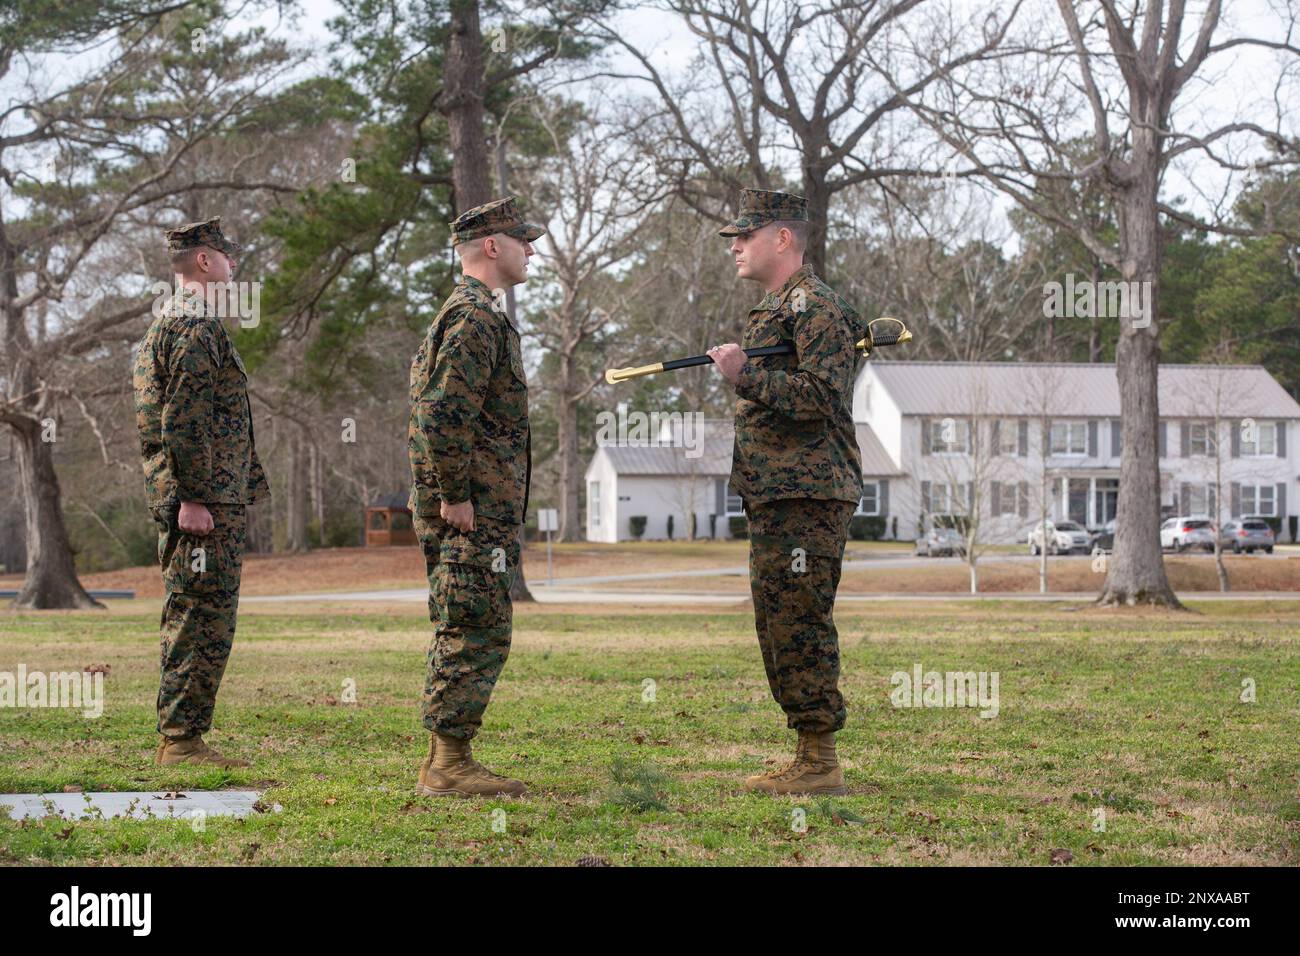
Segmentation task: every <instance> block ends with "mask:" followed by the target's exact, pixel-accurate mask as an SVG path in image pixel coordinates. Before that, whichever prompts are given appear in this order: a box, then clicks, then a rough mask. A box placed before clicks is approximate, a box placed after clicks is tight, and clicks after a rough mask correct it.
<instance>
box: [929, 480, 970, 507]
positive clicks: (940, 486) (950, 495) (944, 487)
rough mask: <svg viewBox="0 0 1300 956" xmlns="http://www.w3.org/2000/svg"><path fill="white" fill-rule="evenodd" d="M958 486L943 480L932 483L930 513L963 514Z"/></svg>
mask: <svg viewBox="0 0 1300 956" xmlns="http://www.w3.org/2000/svg"><path fill="white" fill-rule="evenodd" d="M957 491H958V487H957V486H956V485H950V484H946V483H944V482H942V481H935V482H931V484H930V513H931V514H936V515H950V514H961V511H962V509H961V499H960V498H958V497H957Z"/></svg>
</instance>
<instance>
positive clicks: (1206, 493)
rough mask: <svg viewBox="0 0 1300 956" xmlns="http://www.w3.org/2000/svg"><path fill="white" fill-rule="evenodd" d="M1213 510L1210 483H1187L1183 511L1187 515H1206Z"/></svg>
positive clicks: (1212, 490) (1212, 492) (1212, 489)
mask: <svg viewBox="0 0 1300 956" xmlns="http://www.w3.org/2000/svg"><path fill="white" fill-rule="evenodd" d="M1213 510H1214V488H1213V486H1211V485H1188V486H1187V500H1186V501H1184V502H1183V512H1184V513H1185V514H1189V515H1207V514H1209V513H1210V512H1212V511H1213Z"/></svg>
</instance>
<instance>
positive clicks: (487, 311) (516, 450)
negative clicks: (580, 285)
mask: <svg viewBox="0 0 1300 956" xmlns="http://www.w3.org/2000/svg"><path fill="white" fill-rule="evenodd" d="M451 226H452V238H453V242H454V243H455V244H456V245H457V246H462V245H463V244H466V243H473V242H475V241H477V240H487V239H489V238H492V237H495V238H494V239H493V241H494V242H495V243H496V245H495V246H494V249H495V248H499V249H502V250H504V252H505V254H508V255H523V254H524V250H526V254H531V248H530V247H529V245H528V244H529V243H531V242H532V241H533V240H535V239H537V238H539V237H540V236H541V235H542V234H543V233H544V232H545V230H544V229H542V227H540V226H537V225H534V224H531V223H528V222H525V221H524V220H523V219H522V218H521V217H520V215H519V212H518V210H517V209H516V207H515V204H514V201H513V197H510V198H506V199H498V200H495V201H494V202H490V203H487V204H485V205H482V206H477V207H475V208H473V209H470V210H469V211H467V212H465V213H464V214H462V215H461V216H460V217H459V218H458V219H457V220H456V221H455V222H453V223H452V224H451ZM503 236H504V237H506V238H505V239H504V240H502V239H501V237H503ZM512 243H513V245H512ZM478 252H479V253H481V252H482V248H480V249H479V250H478ZM466 254H467V253H466V250H464V249H462V258H463V259H464V265H465V270H466V274H465V275H464V276H463V278H462V280H461V281H460V282H459V283H458V284H457V285H456V288H455V289H454V290H453V291H452V293H451V295H450V296H449V297H448V298H447V301H446V302H444V303H443V306H442V308H441V309H440V310H439V312H438V315H437V317H436V318H435V319H434V320H433V323H432V324H431V325H430V326H429V331H428V334H427V335H426V336H425V338H424V341H423V342H422V343H421V345H420V348H419V351H417V352H416V354H415V359H414V361H413V362H412V364H411V381H410V388H411V420H410V428H409V431H408V439H409V440H408V450H409V454H410V460H411V474H412V479H413V487H412V490H411V498H410V508H411V513H412V516H413V523H414V525H415V529H416V533H417V535H418V536H419V539H420V545H421V547H422V549H423V551H424V558H425V567H426V570H427V572H428V578H429V592H430V593H429V617H430V620H431V621H432V622H433V639H432V642H431V644H430V646H429V651H428V655H427V675H426V679H425V686H424V696H423V701H422V708H421V710H422V715H423V722H424V726H425V727H426V728H427V729H428V730H429V731H431V732H432V734H433V737H432V739H431V741H430V750H429V757H428V758H427V759H426V760H425V762H424V764H423V766H422V767H421V770H420V781H419V785H418V788H417V789H418V790H419V792H421V793H425V794H436V795H448V794H455V795H459V796H470V795H475V794H492V793H509V794H518V793H522V792H523V789H524V787H523V784H522V783H520V782H519V781H514V780H508V779H507V778H505V777H500V776H498V775H496V774H493V773H491V772H490V771H488V770H486V769H485V768H484V767H482V766H481V765H480V764H478V763H477V762H476V761H474V760H473V758H472V756H471V754H470V749H469V741H470V739H471V738H473V737H474V735H475V734H476V733H477V732H478V730H479V727H480V726H481V725H482V722H483V712H484V710H485V709H486V708H487V705H488V701H489V699H490V698H491V696H492V690H493V688H494V687H495V686H496V682H497V680H498V679H499V678H500V676H501V670H502V668H503V667H504V665H505V662H506V657H507V656H508V655H509V653H510V637H511V624H512V607H511V602H510V585H511V583H512V582H513V580H514V576H515V574H516V573H517V572H518V568H519V561H520V547H519V532H520V526H521V525H522V524H523V522H524V516H525V514H526V512H527V508H528V484H529V478H530V472H531V451H530V432H529V423H528V384H527V379H526V377H525V372H524V364H523V354H522V351H521V348H520V340H519V332H518V330H517V329H516V328H515V327H514V326H513V325H512V324H511V321H510V318H509V316H508V315H507V313H506V310H505V307H504V302H503V295H502V291H503V290H501V289H500V288H498V289H497V290H496V291H495V293H494V290H493V289H491V288H489V287H488V285H487V284H486V283H485V282H483V281H481V280H480V279H479V278H475V277H474V276H472V275H469V274H468V273H469V272H470V271H471V270H472V269H474V268H475V265H472V263H478V264H481V260H480V259H470V258H465V256H466ZM518 261H519V260H518V259H516V260H515V264H516V265H517V264H518ZM523 261H525V262H526V258H525V259H524V260H523ZM489 268H496V266H495V265H489ZM522 281H523V273H522V271H521V272H519V274H517V275H514V276H507V277H505V278H503V280H502V282H503V283H505V282H522ZM463 502H470V503H471V504H472V506H473V522H474V527H473V528H472V529H471V530H468V531H461V530H459V529H458V528H457V527H455V526H454V525H452V524H451V523H449V522H448V521H447V520H446V519H445V518H444V517H442V514H441V512H442V509H443V506H444V505H458V504H461V503H463Z"/></svg>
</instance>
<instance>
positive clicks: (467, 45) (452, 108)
mask: <svg viewBox="0 0 1300 956" xmlns="http://www.w3.org/2000/svg"><path fill="white" fill-rule="evenodd" d="M442 77H443V94H442V112H443V115H445V116H446V117H447V131H448V134H449V138H450V140H451V153H452V170H451V181H452V189H453V190H454V191H455V196H454V197H453V198H454V201H455V206H456V211H457V212H458V213H461V212H464V211H465V210H466V209H469V208H471V207H473V206H477V205H480V204H482V203H485V202H487V201H488V200H489V199H490V198H491V196H490V190H491V186H490V185H489V184H488V173H489V170H490V169H491V166H490V164H489V163H488V156H487V134H486V133H485V132H484V128H483V83H484V78H483V31H482V27H481V26H480V25H479V10H478V0H452V4H451V33H450V36H449V37H448V41H447V52H446V57H445V59H444V61H443V71H442Z"/></svg>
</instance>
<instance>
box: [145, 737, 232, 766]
mask: <svg viewBox="0 0 1300 956" xmlns="http://www.w3.org/2000/svg"><path fill="white" fill-rule="evenodd" d="M156 762H157V764H158V765H159V766H162V767H169V766H171V765H172V764H177V763H195V764H199V763H209V764H213V765H214V766H217V767H248V766H251V764H249V762H248V761H247V760H236V759H235V758H234V757H223V756H221V754H219V753H217V752H216V751H215V750H213V749H212V748H211V747H209V746H208V745H207V744H205V743H204V742H203V738H202V737H200V736H198V735H197V734H196V735H195V736H193V737H181V738H176V737H164V738H163V739H162V743H160V744H159V745H158V758H157V761H156Z"/></svg>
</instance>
